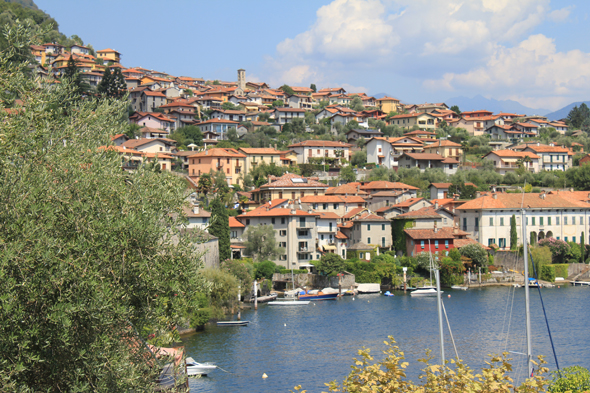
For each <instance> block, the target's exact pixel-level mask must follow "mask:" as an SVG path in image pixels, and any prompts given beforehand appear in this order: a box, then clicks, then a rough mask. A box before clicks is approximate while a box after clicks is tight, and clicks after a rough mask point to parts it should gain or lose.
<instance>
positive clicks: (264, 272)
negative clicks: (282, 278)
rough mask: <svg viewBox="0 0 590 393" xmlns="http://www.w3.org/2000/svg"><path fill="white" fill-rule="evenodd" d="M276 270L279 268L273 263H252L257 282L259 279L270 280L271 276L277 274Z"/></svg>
mask: <svg viewBox="0 0 590 393" xmlns="http://www.w3.org/2000/svg"><path fill="white" fill-rule="evenodd" d="M277 269H279V270H280V267H279V266H278V265H277V264H276V263H274V262H273V261H262V262H258V263H254V272H255V275H256V279H257V280H258V279H261V278H266V279H268V280H270V279H272V275H273V274H274V273H276V272H277Z"/></svg>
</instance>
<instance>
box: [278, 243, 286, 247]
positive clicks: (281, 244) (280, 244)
mask: <svg viewBox="0 0 590 393" xmlns="http://www.w3.org/2000/svg"><path fill="white" fill-rule="evenodd" d="M279 247H287V242H279Z"/></svg>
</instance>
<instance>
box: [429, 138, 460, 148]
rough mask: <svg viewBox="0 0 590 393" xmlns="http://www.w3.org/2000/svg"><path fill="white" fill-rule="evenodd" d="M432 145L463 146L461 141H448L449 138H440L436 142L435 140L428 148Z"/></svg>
mask: <svg viewBox="0 0 590 393" xmlns="http://www.w3.org/2000/svg"><path fill="white" fill-rule="evenodd" d="M430 147H462V146H461V144H460V143H455V142H452V141H448V140H444V141H441V140H438V141H436V142H434V143H433V144H432V145H428V146H427V147H426V148H430Z"/></svg>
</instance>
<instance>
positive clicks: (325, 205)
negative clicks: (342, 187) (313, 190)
mask: <svg viewBox="0 0 590 393" xmlns="http://www.w3.org/2000/svg"><path fill="white" fill-rule="evenodd" d="M299 201H301V206H302V207H303V209H304V210H306V209H312V210H314V211H315V212H317V213H334V214H336V215H337V216H338V217H337V218H338V221H340V218H341V217H342V216H344V215H346V214H347V213H349V212H350V211H352V210H353V209H356V208H364V207H366V205H367V201H366V200H365V199H364V198H362V197H360V196H345V195H306V196H304V197H302V198H299Z"/></svg>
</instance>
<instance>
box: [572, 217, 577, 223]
mask: <svg viewBox="0 0 590 393" xmlns="http://www.w3.org/2000/svg"><path fill="white" fill-rule="evenodd" d="M572 225H576V216H573V217H572Z"/></svg>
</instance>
